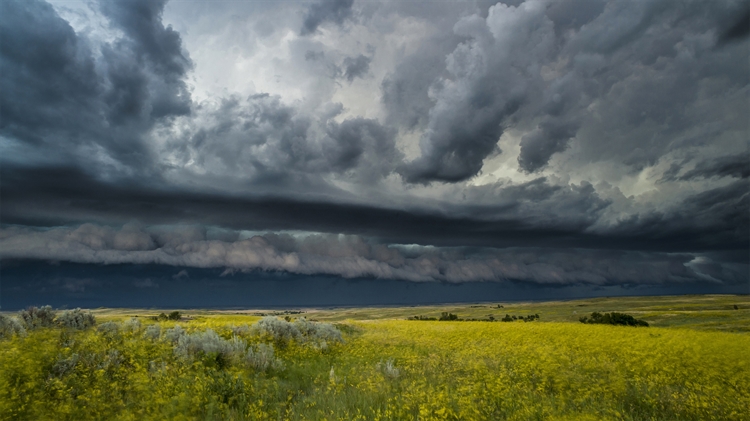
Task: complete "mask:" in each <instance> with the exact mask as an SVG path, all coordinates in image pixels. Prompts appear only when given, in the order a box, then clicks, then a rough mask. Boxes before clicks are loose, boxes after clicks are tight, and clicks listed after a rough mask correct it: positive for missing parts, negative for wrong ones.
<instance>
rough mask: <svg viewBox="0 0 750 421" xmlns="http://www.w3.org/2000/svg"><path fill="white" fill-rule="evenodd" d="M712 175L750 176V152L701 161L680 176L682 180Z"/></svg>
mask: <svg viewBox="0 0 750 421" xmlns="http://www.w3.org/2000/svg"><path fill="white" fill-rule="evenodd" d="M711 177H734V178H748V177H750V153H743V154H737V155H729V156H722V157H719V158H714V159H710V160H707V161H701V162H699V163H698V164H696V166H695V168H693V169H692V170H690V171H687V172H686V173H685V174H683V175H681V176H680V178H679V179H680V180H691V179H694V178H711Z"/></svg>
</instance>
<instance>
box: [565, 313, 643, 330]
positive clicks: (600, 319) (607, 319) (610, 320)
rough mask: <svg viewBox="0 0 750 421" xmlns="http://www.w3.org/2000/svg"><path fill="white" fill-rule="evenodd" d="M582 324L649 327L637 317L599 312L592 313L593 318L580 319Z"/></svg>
mask: <svg viewBox="0 0 750 421" xmlns="http://www.w3.org/2000/svg"><path fill="white" fill-rule="evenodd" d="M578 320H579V321H580V322H581V323H586V324H605V325H620V326H644V327H648V323H647V322H646V321H644V320H639V319H636V318H635V317H633V316H631V315H629V314H624V313H617V312H614V311H613V312H612V313H604V314H602V313H599V312H597V311H595V312H593V313H591V316H589V317H587V316H583V317H581V318H579V319H578Z"/></svg>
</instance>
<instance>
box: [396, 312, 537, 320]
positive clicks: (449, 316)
mask: <svg viewBox="0 0 750 421" xmlns="http://www.w3.org/2000/svg"><path fill="white" fill-rule="evenodd" d="M406 320H425V321H438V322H445V321H457V322H515V321H518V320H523V321H524V322H533V321H534V320H539V315H538V314H529V315H528V316H515V315H514V316H511V315H510V314H506V315H505V317H503V318H502V319H496V318H495V316H492V315H490V316H488V317H487V318H486V319H476V318H469V319H461V318H459V317H458V315H456V314H453V313H448V312H443V313H441V315H440V317H439V318H438V317H426V316H420V315H417V316H411V317H408V318H407V319H406Z"/></svg>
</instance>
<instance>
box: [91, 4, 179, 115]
mask: <svg viewBox="0 0 750 421" xmlns="http://www.w3.org/2000/svg"><path fill="white" fill-rule="evenodd" d="M166 3H167V0H158V1H151V0H127V1H117V2H110V1H103V2H101V3H100V7H101V10H102V12H103V13H104V15H105V16H106V17H108V18H109V19H110V22H111V23H112V25H114V26H115V27H117V28H118V29H120V30H122V31H123V33H124V34H125V35H126V37H127V38H126V39H124V40H120V41H119V42H117V43H115V44H114V45H113V46H111V47H110V48H111V49H112V50H111V51H109V52H108V53H109V54H113V55H116V56H119V57H118V58H119V62H115V59H114V57H113V58H112V59H111V64H110V79H111V80H112V82H113V88H114V89H113V92H111V93H110V95H111V96H113V97H114V98H116V100H117V99H120V98H121V97H122V96H127V95H128V94H129V92H132V91H136V92H138V91H140V92H144V91H145V92H147V94H143V96H144V97H150V98H149V99H150V101H148V99H146V98H139V99H130V98H127V99H125V101H126V105H125V110H126V112H127V111H130V112H131V113H133V112H134V111H137V112H138V114H140V113H141V112H143V111H146V110H138V108H143V107H146V106H148V107H150V110H147V112H148V113H149V114H150V117H151V118H160V117H164V116H170V115H184V114H187V113H189V112H190V93H189V92H188V90H187V86H186V84H185V82H184V80H183V78H184V77H185V75H186V73H187V72H188V70H190V69H191V67H192V62H191V61H190V59H189V58H188V57H187V54H186V53H185V52H184V51H183V49H182V40H181V39H180V34H179V33H177V32H176V31H174V30H173V29H172V27H166V28H165V27H164V24H163V23H162V13H163V11H164V6H165V5H166ZM134 63H139V64H140V66H133V64H134ZM138 67H141V68H138ZM143 67H145V69H144V68H143ZM148 73H152V75H148ZM149 76H152V77H149ZM153 76H155V77H153ZM131 83H132V84H133V85H131ZM145 84H149V85H150V86H143V85H145ZM128 100H129V101H130V103H128ZM118 105H119V104H118ZM115 108H116V107H115Z"/></svg>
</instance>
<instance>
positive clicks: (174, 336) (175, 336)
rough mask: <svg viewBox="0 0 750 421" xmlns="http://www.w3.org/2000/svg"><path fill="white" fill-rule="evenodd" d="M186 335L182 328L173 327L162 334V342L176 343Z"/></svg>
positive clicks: (178, 326)
mask: <svg viewBox="0 0 750 421" xmlns="http://www.w3.org/2000/svg"><path fill="white" fill-rule="evenodd" d="M186 333H187V332H185V329H183V328H182V326H180V325H175V327H173V328H171V329H167V331H166V332H164V340H165V341H169V342H177V341H178V340H179V339H180V338H181V337H182V336H183V335H185V334H186Z"/></svg>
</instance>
